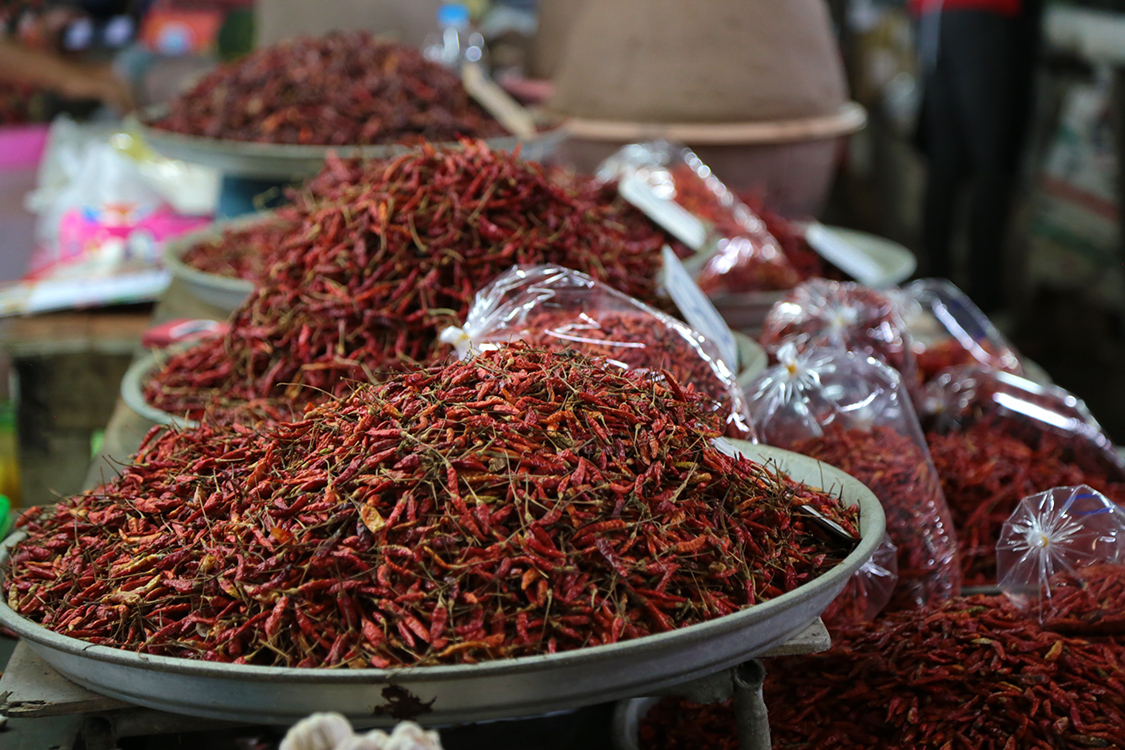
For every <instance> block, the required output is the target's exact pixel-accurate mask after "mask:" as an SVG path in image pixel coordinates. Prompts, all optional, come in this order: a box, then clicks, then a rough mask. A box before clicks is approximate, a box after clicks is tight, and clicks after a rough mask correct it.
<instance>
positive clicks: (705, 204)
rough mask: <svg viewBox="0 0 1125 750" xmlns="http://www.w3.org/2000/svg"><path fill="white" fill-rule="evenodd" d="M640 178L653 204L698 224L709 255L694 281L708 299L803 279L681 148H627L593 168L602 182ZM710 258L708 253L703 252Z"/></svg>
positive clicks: (757, 222)
mask: <svg viewBox="0 0 1125 750" xmlns="http://www.w3.org/2000/svg"><path fill="white" fill-rule="evenodd" d="M630 174H631V175H636V176H639V177H641V178H642V179H643V180H644V182H645V183H646V184H647V185H648V187H649V188H651V190H652V192H653V193H654V194H655V196H656V197H657V198H659V199H662V200H666V201H672V202H674V203H675V204H676V205H678V206H680V207H681V208H683V209H685V210H686V211H688V213H690V214H691V215H692V216H694V217H695V218H696V219H699V220H700V221H702V222H703V223H704V225H705V229H706V237H707V240H706V243H705V244H706V245H707V246H708V247H709V248H711V249H713V250H714V253H713V255H710V257H709V259H707V260H706V261H705V262H704V264H703V266H702V269H701V270H700V271H699V272H698V276H697V281H698V283H699V286H700V288H701V289H703V291H704V292H707V293H708V294H715V293H719V292H757V291H776V290H782V289H792V288H793V287H794V286H796V285H797V284H799V283H800V282H801V280H802V278H803V276H802V275H801V273H800V272H799V271H798V270H797V269H796V268H795V267H794V265H793V264H792V263H791V262H790V260H789V258H788V257H787V256H786V253H785V250H784V249H783V248H782V246H781V243H779V242H778V240H777V239H776V238H775V237H774V236H773V235H772V234H770V231H769V229H768V228H767V227H766V223H765V222H764V221H763V220H762V218H761V217H759V216H758V215H757V214H756V213H755V212H754V211H753V210H752V209H751V208H750V207H749V206H747V205H746V204H745V203H743V202H742V201H740V200H739V199H738V198H737V197H736V196H735V195H734V193H732V192H731V191H730V190H729V189H727V186H726V185H724V184H723V182H722V180H720V179H719V178H718V177H716V176H715V175H714V174H713V173H712V172H711V169H710V167H708V166H707V165H706V164H705V163H703V161H702V160H701V159H700V158H699V157H698V156H697V155H696V154H695V152H693V151H692V150H691V149H689V148H687V147H686V146H684V145H682V144H674V143H669V142H668V141H650V142H648V143H634V144H630V145H628V146H626V147H624V148H622V149H621V150H620V151H618V152H617V153H616V154H614V155H613V156H611V157H610V158H609V159H607V160H606V161H605V162H603V163H602V165H601V166H600V167H599V168H598V177H599V178H600V179H602V180H611V179H616V180H620V179H622V178H623V177H625V176H626V175H630ZM708 253H710V251H708Z"/></svg>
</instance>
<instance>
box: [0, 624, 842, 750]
mask: <svg viewBox="0 0 1125 750" xmlns="http://www.w3.org/2000/svg"><path fill="white" fill-rule="evenodd" d="M830 644H831V639H830V637H829V635H828V631H827V630H825V628H824V625H823V624H822V623H821V621H820V620H819V619H818V620H815V621H814V622H813V623H812V624H811V625H810V626H809V627H808V628H806V629H805V630H804V631H802V632H801V633H799V634H798V635H797V636H795V637H794V638H792V639H791V640H789V641H787V642H786V643H783V644H781V645H779V646H776V647H774V648H772V649H770V650H769V651H768V652H767V653H766V654H764V655H763V656H762V658H765V659H768V658H770V657H774V656H789V655H795V654H808V653H814V652H817V651H823V650H825V649H827V648H828V646H829V645H830ZM764 677H765V669H764V667H763V666H762V662H761V659H751V660H750V661H747V662H745V663H743V664H741V665H738V666H736V667H734V668H732V669H727V670H723V671H720V672H716V673H714V674H712V675H708V676H706V677H702V678H697V679H694V680H690V681H688V682H685V683H681V684H679V685H676V686H674V687H671V688H667V689H666V690H664V691H653V692H651V693H648V694H649V695H678V696H682V697H685V698H687V699H688V700H691V701H695V702H697V703H712V702H716V701H721V700H726V699H727V698H730V697H731V696H733V697H734V699H735V711H736V714H737V716H738V728H739V748H741V750H769V748H770V731H769V721H768V718H767V716H766V707H765V703H764V702H763V701H762V679H763V678H764ZM0 714H3V715H4V716H6V717H8V718H9V719H12V720H16V721H21V723H23V724H27V723H29V720H35V719H50V721H49V722H47V721H40V722H36V724H37V726H36V730H37V734H36V736H37V737H41V736H43V734H42V733H43V731H49V733H50V737H49V740H50V741H49V742H47V744H46V745H45V746H53V747H58V748H60V749H61V750H72V748H77V747H82V748H85V750H113V748H115V747H116V746H117V741H118V740H119V739H121V738H124V737H142V736H151V735H162V734H163V735H167V734H178V733H186V732H201V731H208V730H217V729H233V728H240V727H243V728H244V727H253V726H258V725H256V724H254V723H252V722H232V721H221V720H218V719H203V718H200V717H196V716H188V715H181V714H174V713H169V712H165V711H157V710H154V709H150V708H142V707H140V706H135V705H132V704H130V703H125V702H123V701H119V700H117V699H115V698H109V697H106V696H103V695H99V694H98V693H95V692H92V691H90V690H87V689H86V688H84V687H81V686H79V685H76V684H74V683H73V682H71V681H70V680H68V679H66V678H65V677H64V676H62V675H61V674H59V673H58V672H57V671H55V669H54V668H53V667H51V666H50V665H49V664H47V662H45V661H43V659H42V658H40V657H39V656H38V655H37V654H36V653H35V652H34V651H32V650H31V649H30V648H28V646H27V645H26V644H23V643H20V644H18V645H17V646H16V649H15V652H14V653H13V654H12V658H11V660H10V661H9V663H8V666H7V668H6V669H5V670H4V673H3V675H2V676H0Z"/></svg>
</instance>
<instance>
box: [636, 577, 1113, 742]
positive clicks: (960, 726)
mask: <svg viewBox="0 0 1125 750" xmlns="http://www.w3.org/2000/svg"><path fill="white" fill-rule="evenodd" d="M764 694H765V699H766V704H767V706H768V708H769V715H770V727H771V730H772V738H773V747H774V748H777V749H778V750H780V749H781V748H785V750H814V749H815V750H869V748H911V749H912V750H949V749H950V748H973V750H1085V749H1086V748H1091V747H1113V748H1120V747H1121V746H1122V735H1121V728H1122V727H1125V644H1123V643H1122V642H1121V641H1120V640H1115V639H1111V638H1104V639H1084V638H1072V637H1065V636H1062V635H1060V634H1058V633H1053V632H1051V631H1048V630H1044V629H1043V628H1040V627H1039V625H1038V624H1037V623H1036V622H1035V620H1034V618H1029V617H1028V616H1027V615H1026V614H1025V613H1022V612H1020V611H1018V610H1016V609H1015V608H1014V607H1012V606H1011V605H1010V604H1009V603H1008V601H1007V600H1006V599H1005V598H1004V597H973V598H969V599H960V598H958V599H954V600H951V601H949V602H946V603H945V604H943V605H942V606H941V607H939V608H937V609H933V610H928V611H927V610H924V611H912V612H900V613H896V614H893V615H890V616H888V617H886V618H884V619H881V620H879V621H877V622H876V623H873V624H869V625H866V626H862V627H857V628H849V629H844V630H842V631H839V632H837V633H834V634H833V645H832V648H831V649H830V650H829V651H827V652H825V653H823V654H813V655H810V656H800V657H786V658H782V659H776V660H772V661H770V662H769V672H768V675H767V677H766V684H765V689H764ZM639 747H640V748H641V749H642V750H687V749H688V748H690V749H691V750H736V748H737V747H738V740H737V732H736V729H735V718H734V709H733V708H732V707H731V705H730V703H727V704H715V705H710V706H696V705H695V704H692V703H688V702H687V701H684V700H682V699H679V698H665V699H664V700H663V701H662V702H661V703H660V704H658V705H657V706H655V707H654V708H652V709H651V710H650V711H649V713H648V715H647V717H646V718H645V719H644V720H643V721H642V722H641V725H640V743H639Z"/></svg>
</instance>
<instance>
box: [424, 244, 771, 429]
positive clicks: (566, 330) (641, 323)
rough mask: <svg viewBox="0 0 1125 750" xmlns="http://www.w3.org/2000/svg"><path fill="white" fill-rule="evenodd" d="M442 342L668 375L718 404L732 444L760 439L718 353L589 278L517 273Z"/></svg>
mask: <svg viewBox="0 0 1125 750" xmlns="http://www.w3.org/2000/svg"><path fill="white" fill-rule="evenodd" d="M442 340H443V341H445V342H446V343H448V344H452V345H454V346H455V347H456V348H457V351H458V354H459V355H460V356H461V357H462V358H464V357H466V356H468V355H469V354H470V353H471V352H472V351H473V350H478V351H479V350H483V349H490V348H496V347H498V346H504V345H506V344H508V343H510V342H513V341H522V342H524V343H526V344H529V345H531V346H536V347H546V348H554V349H560V348H565V349H575V350H578V351H581V352H582V353H584V354H589V355H593V356H599V357H605V358H606V360H607V361H608V362H610V363H611V364H614V365H616V366H618V367H621V368H623V369H626V370H636V369H643V370H649V371H653V372H660V371H667V372H669V373H670V374H671V375H672V376H673V377H674V378H675V379H676V380H677V382H679V383H680V384H681V385H685V386H686V385H690V386H693V387H694V388H695V389H696V390H698V391H700V392H701V393H703V394H704V395H706V396H707V397H708V398H709V399H710V400H711V401H712V403H713V404H714V409H715V411H716V412H718V413H719V414H720V415H721V416H722V419H723V421H724V423H725V425H726V428H725V432H724V434H726V435H727V436H729V437H739V438H753V437H754V430H753V428H752V426H751V423H750V420H749V417H748V410H747V406H746V401H745V398H744V397H743V395H742V390H741V389H740V388H739V387H738V384H737V382H736V380H735V376H734V373H732V372H731V370H730V368H729V367H727V365H726V363H725V362H724V361H723V360H722V358H721V357H720V356H719V351H718V348H717V347H716V346H715V345H714V344H713V343H712V342H710V341H708V340H707V339H706V338H704V337H703V336H701V335H699V334H698V333H696V332H695V331H694V330H692V329H691V328H689V327H688V326H687V325H685V324H684V323H682V322H680V321H678V320H676V319H675V318H673V317H671V316H669V315H667V314H665V313H663V312H661V311H659V310H657V309H656V308H654V307H650V306H648V305H646V304H644V303H643V302H641V301H639V300H636V299H634V298H632V297H629V296H628V295H626V294H623V293H621V292H619V291H617V290H615V289H613V288H611V287H609V286H606V285H605V284H602V283H600V282H597V281H594V280H593V279H592V278H590V277H589V276H587V275H585V274H583V273H580V272H578V271H574V270H571V269H569V268H563V267H561V266H552V265H539V266H524V267H514V268H511V269H509V270H508V271H506V272H504V273H503V274H502V275H501V276H499V277H498V278H497V279H496V280H495V281H493V282H492V283H491V284H489V285H488V286H486V287H485V288H484V289H482V290H481V291H479V292H477V295H476V298H475V300H474V301H473V305H472V307H471V308H470V310H469V314H468V316H467V317H466V319H465V325H464V327H463V328H451V329H446V330H445V331H444V332H443V333H442Z"/></svg>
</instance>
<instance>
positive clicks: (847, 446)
mask: <svg viewBox="0 0 1125 750" xmlns="http://www.w3.org/2000/svg"><path fill="white" fill-rule="evenodd" d="M822 430H823V433H824V434H823V435H821V436H819V437H814V438H807V439H804V440H800V441H798V442H796V443H793V444H792V445H787V446H786V447H787V448H789V449H790V450H794V451H796V452H797V453H803V454H805V455H807V456H812V457H813V458H816V459H819V460H821V461H824V462H825V463H827V464H831V465H832V466H835V467H837V468H839V469H841V470H842V471H844V472H846V473H848V474H850V475H852V476H853V477H855V478H856V479H858V480H859V481H861V482H863V484H865V485H866V486H867V488H868V489H870V490H871V491H872V492H874V493H875V497H877V498H879V501H880V502H881V503H882V504H883V510H884V512H885V513H886V515H887V534H889V535H890V537H891V541H893V542H894V543H895V546H897V547H898V578H899V581H898V586H897V587H896V588H895V593H894V595H893V597H892V598H891V601H890V604H889V605H888V608H889V609H892V610H893V609H896V608H902V607H916V606H926V605H932V604H936V603H937V602H940V601H942V600H944V599H948V598H949V597H950V596H954V595H956V594H958V593H959V592H960V590H961V569H960V564H959V562H958V559H957V538H956V536H955V535H954V532H953V523H952V520H951V519H950V513H949V511H948V510H947V507H946V503H945V501H944V500H943V499H942V496H941V488H940V485H939V482H938V476H937V473H936V472H935V471H934V468H933V466H932V464H931V463H930V462H929V461H928V460H927V458H926V454H925V452H924V451H923V450H922V449H921V448H920V447H919V446H918V444H917V443H915V442H914V441H913V440H911V439H910V438H909V437H908V436H906V435H903V434H901V433H900V432H898V431H897V430H895V429H893V428H890V427H884V426H878V425H877V426H874V427H872V428H871V429H870V430H861V429H850V430H849V429H845V428H843V427H842V426H841V425H840V424H839V423H837V422H833V423H830V424H827V425H824V426H823V427H822Z"/></svg>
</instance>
